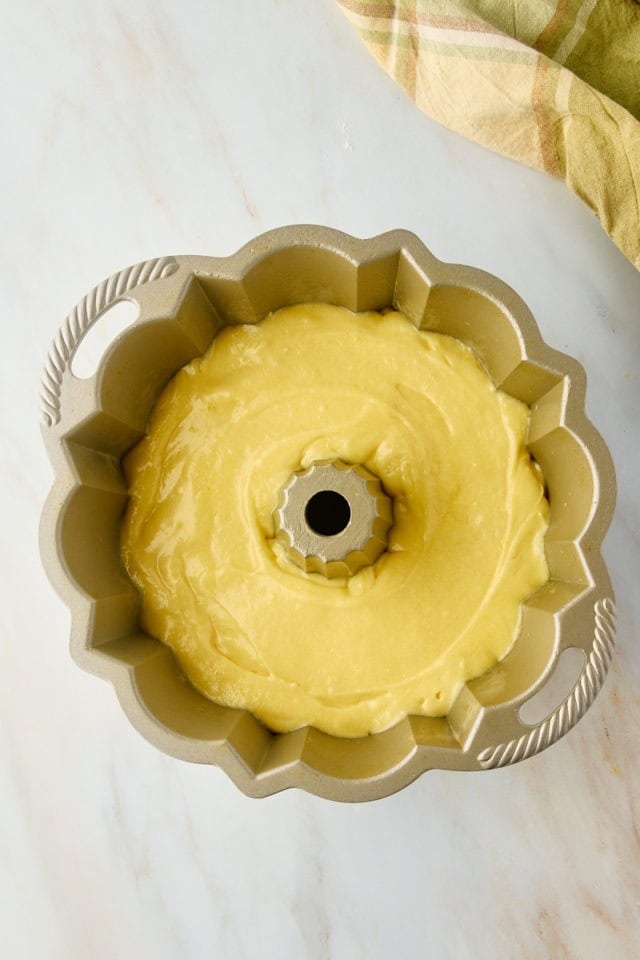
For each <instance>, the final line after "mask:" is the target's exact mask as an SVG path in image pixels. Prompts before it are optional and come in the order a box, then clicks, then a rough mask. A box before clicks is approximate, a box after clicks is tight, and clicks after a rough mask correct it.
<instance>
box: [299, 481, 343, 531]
mask: <svg viewBox="0 0 640 960" xmlns="http://www.w3.org/2000/svg"><path fill="white" fill-rule="evenodd" d="M304 518H305V520H306V521H307V524H308V526H309V527H310V528H311V529H312V530H313V532H314V533H318V534H320V536H321V537H335V535H336V534H337V533H342V531H343V530H344V529H345V527H346V526H347V525H348V523H349V520H350V519H351V507H350V506H349V501H348V500H347V499H346V498H345V497H343V496H342V494H341V493H336V491H335V490H320V491H319V492H318V493H314V495H313V496H312V497H311V499H310V500H309V501H308V503H307V505H306V507H305V510H304Z"/></svg>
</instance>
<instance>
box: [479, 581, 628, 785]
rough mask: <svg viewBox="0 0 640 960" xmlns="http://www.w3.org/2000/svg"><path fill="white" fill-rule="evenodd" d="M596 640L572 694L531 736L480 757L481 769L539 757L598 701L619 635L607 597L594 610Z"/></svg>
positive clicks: (611, 606)
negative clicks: (539, 754)
mask: <svg viewBox="0 0 640 960" xmlns="http://www.w3.org/2000/svg"><path fill="white" fill-rule="evenodd" d="M593 612H594V620H595V623H594V639H593V649H592V651H591V653H590V654H589V657H588V659H587V662H586V664H585V666H584V668H583V671H582V673H581V674H580V677H579V679H578V682H577V683H576V685H575V687H574V688H573V690H572V691H571V693H570V694H569V695H568V696H567V697H566V698H565V699H564V700H563V702H562V703H561V704H560V706H559V707H557V708H556V709H555V710H554V711H553V713H551V714H549V716H548V717H547V718H546V720H543V721H542V723H540V724H538V725H537V726H535V727H534V728H533V729H532V730H531V732H530V733H526V734H523V736H521V737H518V738H517V739H515V740H509V742H508V743H500V744H498V746H496V747H487V749H486V750H483V751H482V752H481V753H480V754H479V755H478V760H479V762H480V765H481V766H482V767H484V768H485V769H487V770H489V769H492V768H494V767H505V766H506V765H507V764H509V763H517V762H518V761H519V760H526V759H527V758H528V757H532V756H534V755H535V754H536V753H540V751H541V750H544V749H546V747H549V746H551V744H552V743H555V742H556V740H559V739H560V737H563V736H564V735H565V733H567V732H568V731H569V730H571V728H572V727H574V726H575V725H576V723H577V722H578V720H580V718H581V717H582V716H583V715H584V714H585V713H586V711H587V710H588V708H589V707H590V706H591V704H592V703H593V701H594V700H595V698H596V696H597V694H598V692H599V691H600V688H601V687H602V684H603V683H604V679H605V677H606V675H607V670H608V669H609V664H610V663H611V657H612V656H613V647H614V641H615V632H616V606H615V603H614V602H613V600H612V599H611V598H609V597H606V598H605V599H604V600H598V601H597V602H596V604H595V605H594V608H593Z"/></svg>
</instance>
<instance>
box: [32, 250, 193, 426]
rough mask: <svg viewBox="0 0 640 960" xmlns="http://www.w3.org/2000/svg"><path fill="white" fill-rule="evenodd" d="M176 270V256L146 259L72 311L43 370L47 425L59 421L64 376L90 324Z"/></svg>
mask: <svg viewBox="0 0 640 960" xmlns="http://www.w3.org/2000/svg"><path fill="white" fill-rule="evenodd" d="M177 269H178V262H177V260H175V259H174V258H173V257H159V258H157V259H156V260H144V261H143V262H142V263H138V264H136V265H135V266H133V267H127V268H126V269H125V270H121V271H120V272H119V273H115V274H114V275H113V276H112V277H109V279H108V280H103V281H102V283H100V284H98V286H97V287H94V288H93V290H91V292H90V293H88V294H87V295H86V297H83V298H82V300H81V301H80V303H79V304H78V305H77V306H76V307H75V308H74V309H73V310H72V311H71V313H70V314H69V316H68V317H67V319H66V320H65V321H64V323H63V324H62V326H61V327H60V330H59V331H58V333H57V334H56V337H55V340H54V341H53V343H52V345H51V349H50V350H49V354H48V356H47V360H46V363H45V366H44V371H43V373H42V386H41V391H40V403H41V411H42V417H43V421H44V423H45V424H46V425H47V426H49V427H52V426H53V425H54V424H56V423H58V421H59V420H60V391H61V389H62V377H63V375H64V373H65V371H66V369H67V367H68V365H69V361H70V359H71V355H72V354H73V351H74V350H75V348H76V347H77V345H78V343H79V341H80V340H81V339H82V337H83V336H84V334H85V333H86V332H87V330H88V329H89V327H90V326H91V325H92V324H93V323H94V322H95V321H96V320H97V319H98V317H99V316H100V314H102V313H104V311H105V310H106V309H107V308H108V307H111V306H113V304H114V303H116V301H117V300H119V299H120V298H121V297H123V296H124V295H125V294H126V293H129V292H130V291H131V290H133V289H134V288H135V287H139V286H140V285H141V284H143V283H151V282H152V281H153V280H161V279H164V278H165V277H170V276H171V274H172V273H175V272H176V270H177Z"/></svg>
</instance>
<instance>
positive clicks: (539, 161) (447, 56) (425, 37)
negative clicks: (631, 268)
mask: <svg viewBox="0 0 640 960" xmlns="http://www.w3.org/2000/svg"><path fill="white" fill-rule="evenodd" d="M338 2H339V4H340V6H341V7H342V8H343V10H344V12H345V14H346V15H347V17H348V18H349V20H350V21H351V22H352V23H353V24H354V26H355V27H356V29H357V30H358V32H359V33H360V35H361V37H362V39H363V40H364V42H365V43H366V45H367V46H368V47H369V49H370V50H371V52H372V53H373V55H374V56H375V58H376V59H377V60H378V62H379V63H380V64H381V65H382V66H383V67H384V69H385V70H386V71H387V72H388V73H389V74H390V75H391V76H392V77H393V78H394V80H396V81H397V82H398V83H399V84H400V85H401V86H402V87H403V88H404V89H405V90H406V91H407V93H408V94H409V96H410V97H412V99H413V100H415V102H416V103H417V105H418V106H419V107H420V109H421V110H423V111H424V112H425V113H427V114H429V116H430V117H433V118H434V119H435V120H438V121H439V122H440V123H443V124H444V125H445V126H447V127H450V128H451V129H452V130H457V131H458V133H462V134H464V136H466V137H470V138H471V139H472V140H476V141H477V142H478V143H482V144H484V146H486V147H490V148H491V149H492V150H497V151H499V152H500V153H503V154H505V155H506V156H508V157H512V158H513V159H514V160H519V161H521V162H522V163H526V164H529V166H532V167H537V168H538V169H539V170H544V171H546V172H547V173H550V174H552V175H554V176H557V177H563V178H564V180H565V181H566V183H567V186H568V187H569V188H570V189H571V190H573V192H574V193H575V194H576V195H577V196H578V197H580V199H581V200H584V202H585V203H586V204H587V205H588V206H589V207H591V209H592V210H594V211H595V213H596V214H597V215H598V217H599V218H600V222H601V223H602V225H603V227H604V228H605V230H606V231H607V232H608V233H609V235H610V236H611V238H612V239H613V240H614V241H615V243H616V244H617V245H618V246H619V247H620V249H621V250H622V251H623V252H624V253H625V254H626V256H627V257H629V259H630V260H631V262H632V263H633V264H634V265H635V266H636V267H637V268H638V269H640V2H638V0H559V2H558V0H395V2H393V0H338Z"/></svg>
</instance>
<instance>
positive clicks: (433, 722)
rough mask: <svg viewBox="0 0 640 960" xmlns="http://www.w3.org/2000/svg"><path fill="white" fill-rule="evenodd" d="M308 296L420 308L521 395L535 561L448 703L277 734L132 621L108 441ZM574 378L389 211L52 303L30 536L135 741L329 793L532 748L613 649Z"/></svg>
mask: <svg viewBox="0 0 640 960" xmlns="http://www.w3.org/2000/svg"><path fill="white" fill-rule="evenodd" d="M120 300H131V301H133V302H134V303H136V304H137V305H138V308H139V316H138V319H137V320H136V321H135V323H133V324H132V325H131V326H130V327H129V328H128V329H127V330H126V331H125V332H124V333H123V334H121V335H120V337H118V338H117V339H116V340H115V341H114V343H113V344H112V345H111V346H110V347H109V348H108V350H107V351H106V353H105V355H104V357H103V359H102V362H101V364H100V367H99V369H98V371H97V372H96V374H95V375H94V376H93V377H92V378H90V379H88V380H80V379H78V378H77V377H75V376H74V375H73V374H72V372H71V370H70V362H71V360H72V357H73V353H74V350H75V349H76V347H77V345H78V343H79V342H80V340H81V339H82V337H83V335H84V333H85V332H86V331H87V330H88V328H89V327H90V326H91V325H92V324H93V323H95V322H96V321H97V320H99V318H100V316H101V315H102V314H104V313H105V312H106V311H107V310H108V309H109V307H110V306H112V305H113V304H114V303H116V302H118V301H120ZM306 301H319V302H328V303H334V304H338V305H340V306H344V307H347V308H348V309H350V310H378V309H383V308H386V307H393V308H396V309H399V310H402V311H403V312H404V313H405V314H407V316H408V317H409V318H410V319H411V320H412V321H413V322H414V323H415V324H416V326H417V327H419V328H421V329H425V330H436V331H440V332H442V333H446V334H449V335H451V336H454V337H457V338H458V339H460V340H462V341H464V342H465V343H467V344H468V345H469V346H471V347H472V348H473V349H474V350H475V352H476V354H477V355H478V356H479V357H480V359H481V360H482V362H483V363H484V364H485V366H486V368H487V370H488V371H489V373H490V375H491V377H492V378H493V381H494V382H495V384H496V386H499V387H500V388H501V389H502V390H505V391H506V392H507V393H509V394H511V395H512V396H514V397H517V398H519V399H520V400H523V401H524V402H525V403H527V404H529V406H530V407H531V418H530V426H529V436H528V446H529V450H530V451H531V454H532V456H534V457H535V459H536V460H537V461H538V462H539V463H540V465H541V467H542V469H543V471H544V476H545V480H546V484H547V488H548V497H549V502H550V508H551V509H550V523H549V529H548V532H547V535H546V538H545V550H546V556H547V561H548V564H549V568H550V571H551V580H550V581H549V582H548V583H547V584H546V585H545V586H544V587H542V588H541V589H540V590H539V591H537V593H535V594H534V595H533V596H531V597H529V598H528V600H527V601H526V603H525V604H524V606H523V615H522V618H521V627H520V631H519V635H518V638H517V640H516V643H515V644H514V646H513V648H512V650H511V651H510V653H509V654H508V655H507V657H505V659H504V660H503V661H502V662H501V663H499V664H498V665H497V666H495V667H494V668H493V669H492V670H490V671H489V672H488V673H486V674H484V675H483V676H482V677H479V678H478V679H476V680H473V681H470V682H469V683H467V684H466V685H465V687H464V688H463V689H462V691H461V693H460V695H459V696H458V698H457V700H456V702H455V704H454V706H453V708H452V710H451V711H450V713H449V715H448V716H447V717H446V718H426V717H416V716H411V717H407V718H406V719H405V720H403V721H402V722H400V723H398V724H397V725H396V726H394V727H393V728H392V729H390V730H387V731H386V732H384V733H378V734H375V735H373V736H369V737H363V738H359V739H342V738H337V737H332V736H330V735H328V734H326V733H322V732H320V731H318V730H315V729H313V728H310V727H306V728H304V729H300V730H297V731H295V732H293V733H287V734H273V733H271V732H270V731H268V730H266V729H265V728H264V727H263V726H262V725H261V724H260V723H259V722H258V721H257V720H256V719H255V718H254V717H253V716H252V715H251V714H249V713H248V712H246V711H243V710H234V709H231V708H228V707H221V706H218V705H217V704H215V703H212V702H211V701H209V700H207V699H206V698H205V697H203V696H202V695H201V694H200V693H198V692H197V691H196V690H195V689H194V688H193V687H192V686H191V685H190V684H189V683H187V682H185V679H184V677H183V675H182V674H181V671H180V669H179V667H178V665H177V663H176V660H175V658H174V656H173V654H172V652H171V650H170V649H169V648H168V647H166V646H164V645H163V644H162V643H160V642H159V641H157V640H154V639H153V638H151V637H149V636H147V635H145V634H144V633H143V632H142V631H141V629H140V626H139V624H138V595H137V592H136V589H135V587H134V586H133V585H132V583H131V582H130V580H129V579H128V577H127V576H126V574H125V572H124V570H123V568H122V566H121V563H120V554H119V533H120V522H121V519H122V514H123V511H124V508H125V504H126V501H127V488H126V483H125V480H124V476H123V472H122V467H121V458H122V456H123V454H124V453H125V452H126V451H127V450H128V449H129V448H130V447H131V446H132V445H133V444H134V443H136V442H137V441H138V440H139V439H140V438H141V437H142V436H143V434H144V432H145V427H146V422H147V416H148V414H149V411H150V409H151V407H152V405H153V403H154V401H155V399H156V397H157V396H158V394H159V392H160V391H161V390H162V388H163V387H164V386H165V384H166V383H167V381H168V380H169V379H170V378H171V376H172V375H173V374H174V373H175V372H176V371H177V370H178V369H179V368H180V367H181V366H183V365H184V364H185V363H187V362H188V361H189V360H191V359H192V358H193V357H196V356H198V355H199V354H202V353H203V352H204V351H205V350H206V348H207V347H208V346H209V344H210V342H211V340H212V338H213V337H215V335H216V333H217V331H218V330H219V329H220V328H221V327H222V326H224V325H227V324H233V323H256V322H257V321H259V320H260V319H261V318H262V317H264V316H265V315H266V314H267V313H269V312H270V311H272V310H275V309H277V308H279V307H282V306H285V305H288V304H293V303H301V302H306ZM584 392H585V376H584V372H583V370H582V368H581V367H580V365H579V364H578V363H576V361H575V360H573V359H571V358H570V357H567V356H565V355H564V354H562V353H558V352H557V351H556V350H552V349H551V348H550V347H548V346H547V345H546V344H545V343H543V341H542V340H541V338H540V334H539V332H538V329H537V327H536V324H535V322H534V320H533V318H532V316H531V314H530V312H529V310H528V309H527V307H526V306H525V304H524V303H523V302H522V300H520V298H519V297H518V296H517V295H516V294H515V293H514V292H513V290H511V289H510V288H509V287H507V286H506V285H505V284H504V283H502V282H501V281H500V280H498V279H496V278H495V277H493V276H491V275H490V274H487V273H484V272H483V271H480V270H476V269H473V268H471V267H466V266H458V265H452V264H445V263H442V262H440V261H439V260H437V259H436V258H435V257H434V256H433V255H432V254H431V253H429V251H428V250H427V249H426V247H425V246H424V245H423V244H422V243H421V242H420V240H418V238H417V237H415V236H414V235H413V234H411V233H408V232H406V231H403V230H395V231H391V232H390V233H385V234H382V235H381V236H378V237H374V238H372V239H370V240H358V239H355V238H354V237H350V236H347V235H345V234H343V233H339V232H337V231H335V230H330V229H327V228H324V227H315V226H291V227H283V228H281V229H278V230H273V231H270V232H269V233H266V234H263V235H262V236H260V237H257V238H256V239H255V240H252V241H251V242H250V243H248V244H247V245H246V246H244V247H243V248H242V249H241V250H239V251H238V252H237V253H236V254H234V255H233V256H231V257H224V258H212V257H191V256H186V257H164V258H161V259H158V260H152V261H147V262H145V263H142V264H138V265H137V266H134V267H129V268H128V269H126V270H123V271H121V272H120V273H118V274H116V275H115V276H114V277H112V278H111V279H109V280H106V281H104V282H103V283H101V284H100V285H99V286H98V287H96V288H95V289H94V290H92V291H91V293H89V294H88V295H87V296H86V297H85V298H84V299H83V300H82V301H81V302H80V303H79V304H78V306H77V307H76V308H75V310H74V311H73V312H72V313H71V314H70V316H69V317H68V318H67V320H66V321H65V323H64V324H63V326H62V328H61V330H60V331H59V333H58V335H57V337H56V339H55V341H54V344H53V346H52V349H51V352H50V354H49V357H48V360H47V363H46V366H45V371H44V377H43V391H42V411H43V418H44V426H43V433H44V438H45V442H46V446H47V449H48V452H49V455H50V458H51V462H52V464H53V468H54V473H55V480H54V484H53V488H52V490H51V493H50V495H49V497H48V500H47V503H46V505H45V508H44V511H43V516H42V524H41V552H42V557H43V561H44V563H45V566H46V569H47V571H48V574H49V576H50V578H51V581H52V583H53V584H54V586H55V587H56V588H57V590H58V591H59V593H60V594H61V596H62V597H63V599H64V600H65V601H66V602H67V603H68V605H69V607H70V609H71V616H72V629H71V653H72V655H73V657H74V659H75V660H76V662H77V663H78V664H79V665H80V666H81V667H83V669H85V670H88V671H89V672H91V673H94V674H97V675H99V676H101V677H104V678H105V679H108V680H110V681H111V682H112V683H113V685H114V687H115V689H116V692H117V695H118V697H119V700H120V702H121V704H122V706H123V708H124V710H125V712H126V714H127V716H128V717H129V719H130V720H131V722H132V724H133V725H134V727H136V729H137V730H139V731H140V733H142V735H143V736H145V737H146V738H147V739H148V740H150V741H151V742H152V743H154V744H155V745H156V746H157V747H159V748H160V749H161V750H163V751H165V752H166V753H168V754H171V755H173V756H176V757H180V758H181V759H184V760H191V761H194V762H197V763H210V764H214V765H218V766H220V767H222V768H223V769H224V770H225V771H226V772H227V774H228V775H229V776H230V777H231V778H232V779H233V780H234V782H235V783H236V784H237V786H238V787H239V788H240V789H241V790H242V791H243V792H244V793H246V794H248V795H250V796H255V797H259V796H267V795H269V794H272V793H275V792H276V791H279V790H283V789H286V788H287V787H300V788H302V789H305V790H307V791H309V792H310V793H315V794H318V795H320V796H324V797H328V798H331V799H334V800H349V801H355V800H370V799H374V798H376V797H382V796H385V795H387V794H390V793H393V792H395V791H396V790H399V789H401V788H402V787H404V786H406V785H407V784H408V783H410V782H411V781H412V780H414V779H415V778H416V777H417V776H419V774H421V773H423V772H424V771H426V770H429V769H432V768H442V769H452V770H482V769H487V768H492V767H498V766H503V765H505V764H507V763H513V762H515V761H518V760H522V759H525V758H526V757H529V756H532V755H533V754H535V753H538V752H539V751H540V750H542V749H544V748H545V747H547V746H549V745H550V744H552V743H553V742H554V741H555V740H557V739H558V738H559V737H561V736H562V735H564V734H565V733H566V732H567V730H569V729H570V728H571V727H572V726H573V725H574V724H575V723H577V721H578V720H579V719H580V717H581V716H582V715H583V714H584V713H585V711H586V710H587V708H588V707H589V706H590V704H591V702H592V701H593V699H594V697H595V695H596V694H597V692H598V690H599V689H600V687H601V685H602V683H603V681H604V678H605V675H606V671H607V668H608V665H609V661H610V659H611V654H612V649H613V636H614V617H615V610H614V601H613V592H612V587H611V582H610V579H609V575H608V573H607V570H606V567H605V565H604V563H603V560H602V557H601V553H600V545H601V542H602V539H603V537H604V534H605V532H606V530H607V528H608V525H609V523H610V519H611V516H612V512H613V506H614V501H615V477H614V471H613V466H612V463H611V459H610V456H609V453H608V451H607V448H606V447H605V444H604V442H603V441H602V439H601V437H600V436H599V434H598V433H597V431H596V430H595V429H594V427H593V425H592V424H591V423H590V421H589V420H588V419H587V418H586V416H585V413H584ZM568 647H575V648H578V649H579V650H580V651H582V653H583V655H584V666H583V669H582V672H581V674H580V676H579V677H578V680H577V682H576V684H575V686H574V688H573V689H572V690H571V691H570V693H569V694H568V695H567V697H566V698H565V699H564V700H563V702H562V703H560V704H559V705H558V706H557V707H556V709H555V710H553V711H552V713H551V714H549V716H547V717H546V718H545V719H544V720H542V721H541V722H540V723H537V724H527V723H525V722H524V721H523V720H522V719H521V717H520V708H521V707H522V705H523V704H524V703H525V701H527V700H528V699H530V698H531V697H532V696H533V695H534V694H535V693H536V692H537V691H538V690H539V689H540V688H541V687H542V686H543V685H544V684H545V683H546V681H547V680H548V678H549V676H550V675H551V673H552V672H553V669H554V667H555V665H556V662H557V659H558V657H559V655H560V653H561V652H563V651H564V650H565V649H566V648H568Z"/></svg>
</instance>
